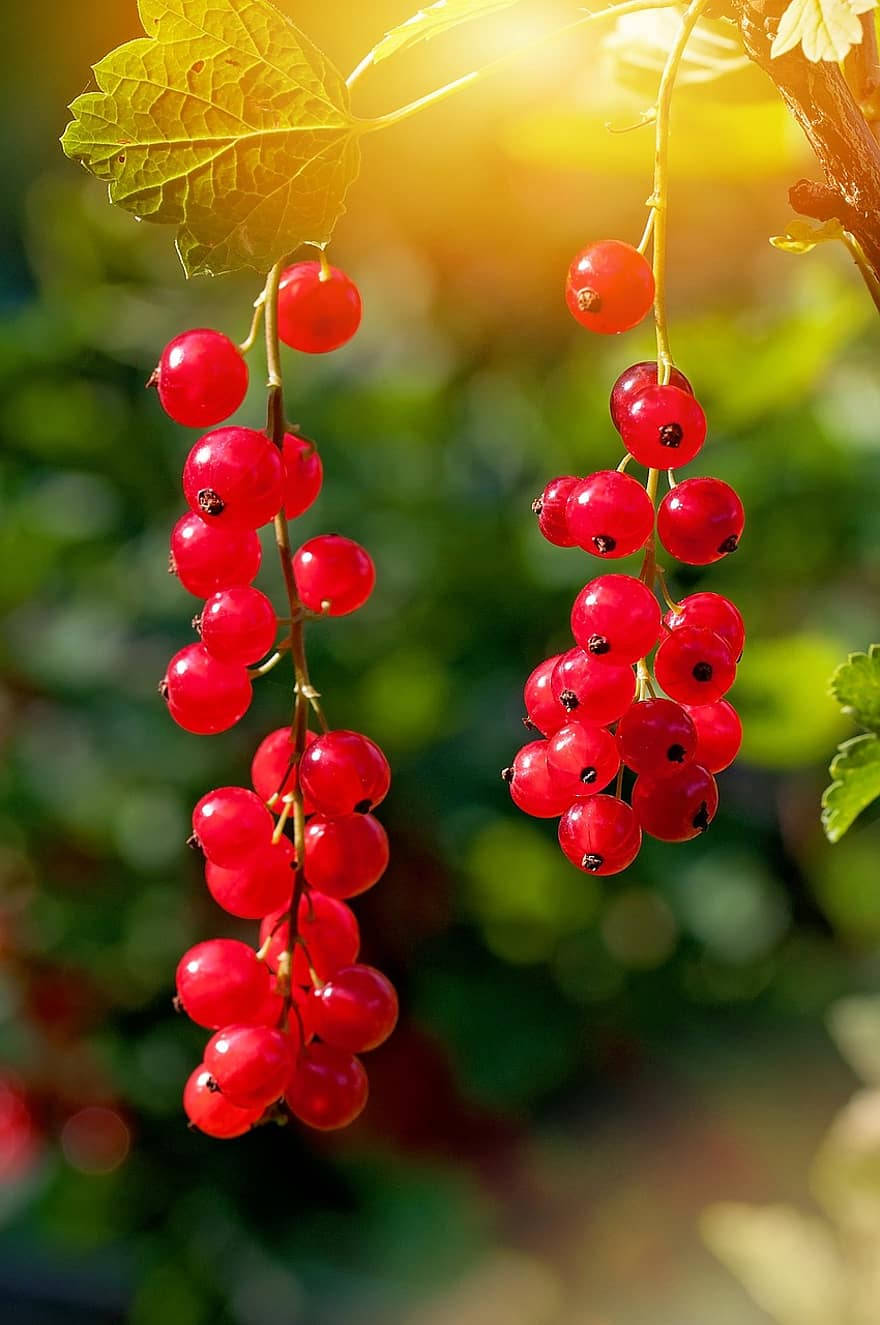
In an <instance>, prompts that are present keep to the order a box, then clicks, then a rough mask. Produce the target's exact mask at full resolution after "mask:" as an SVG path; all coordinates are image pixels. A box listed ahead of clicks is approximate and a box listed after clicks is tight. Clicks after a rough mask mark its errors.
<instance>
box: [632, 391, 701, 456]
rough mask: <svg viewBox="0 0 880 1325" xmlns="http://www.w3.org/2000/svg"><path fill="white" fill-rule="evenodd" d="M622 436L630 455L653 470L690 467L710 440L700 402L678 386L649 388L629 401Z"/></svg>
mask: <svg viewBox="0 0 880 1325" xmlns="http://www.w3.org/2000/svg"><path fill="white" fill-rule="evenodd" d="M620 435H621V437H622V439H623V444H624V446H625V447H626V449H627V451H629V453H630V455H631V456H633V457H634V458H635V459H636V460H638V462H639V464H640V465H646V466H647V467H648V468H649V469H673V468H674V467H675V466H677V465H687V464H690V462H691V460H693V459H694V457H695V456H697V455H699V453H700V451H701V450H702V449H703V443H704V442H705V440H706V416H705V414H704V413H703V409H702V406H701V405H700V403H699V401H697V400H695V399H694V397H693V396H692V395H690V394H689V393H688V392H687V391H682V389H681V387H677V386H649V387H645V389H644V390H643V391H640V392H639V393H638V395H635V396H631V397H630V398H629V400H627V402H626V404H625V406H624V408H623V411H622V413H621V415H620Z"/></svg>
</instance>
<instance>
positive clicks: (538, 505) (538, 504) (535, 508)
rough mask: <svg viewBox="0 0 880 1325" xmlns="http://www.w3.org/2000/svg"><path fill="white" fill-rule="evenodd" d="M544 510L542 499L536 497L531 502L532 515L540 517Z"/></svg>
mask: <svg viewBox="0 0 880 1325" xmlns="http://www.w3.org/2000/svg"><path fill="white" fill-rule="evenodd" d="M543 509H544V498H543V497H536V498H535V500H534V501H533V502H532V512H533V514H534V515H540V514H541V512H542V511H543Z"/></svg>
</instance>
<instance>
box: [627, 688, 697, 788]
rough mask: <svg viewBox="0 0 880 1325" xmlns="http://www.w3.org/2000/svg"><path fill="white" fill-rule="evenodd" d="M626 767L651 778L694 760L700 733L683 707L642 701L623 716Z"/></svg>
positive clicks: (658, 701)
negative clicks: (698, 733)
mask: <svg viewBox="0 0 880 1325" xmlns="http://www.w3.org/2000/svg"><path fill="white" fill-rule="evenodd" d="M617 739H618V741H619V742H620V753H621V755H622V756H623V762H624V763H625V764H626V766H627V768H631V769H632V770H633V772H634V773H650V774H651V775H652V776H653V775H655V774H658V773H663V772H667V771H668V770H669V769H671V768H675V767H676V765H677V764H685V763H687V762H688V760H690V759H693V758H694V751H695V750H696V748H697V730H696V728H695V726H694V724H693V723H692V722H691V720H690V718H689V717H688V715H687V713H686V711H685V710H684V709H683V708H682V706H681V704H676V703H674V702H673V701H672V700H671V699H643V700H641V702H640V703H638V704H633V706H632V708H631V709H630V710H629V711H628V712H627V713H624V715H623V717H622V718H621V719H620V725H619V726H618V728H617Z"/></svg>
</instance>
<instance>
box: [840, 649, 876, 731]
mask: <svg viewBox="0 0 880 1325" xmlns="http://www.w3.org/2000/svg"><path fill="white" fill-rule="evenodd" d="M831 693H832V695H833V696H834V698H835V699H836V700H837V702H838V704H839V705H840V707H841V708H842V709H843V712H844V713H845V714H846V715H847V716H848V717H850V718H853V719H854V720H855V721H856V722H857V723H858V724H859V726H860V727H867V728H868V729H869V731H880V644H872V645H871V647H870V649H869V650H868V652H867V653H851V654H850V655H849V658H848V659H847V660H846V662H845V663H841V664H840V666H839V667H838V669H837V671H836V672H835V673H834V675H833V676H832V678H831Z"/></svg>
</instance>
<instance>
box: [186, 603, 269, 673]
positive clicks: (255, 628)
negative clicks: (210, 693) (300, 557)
mask: <svg viewBox="0 0 880 1325" xmlns="http://www.w3.org/2000/svg"><path fill="white" fill-rule="evenodd" d="M196 623H197V626H198V631H199V634H200V635H201V637H202V643H203V644H204V646H205V648H206V649H207V650H208V652H209V653H210V654H212V655H213V656H214V657H215V658H219V659H220V661H221V662H228V663H241V664H243V665H246V664H247V663H255V662H257V660H258V659H259V658H263V657H265V655H266V654H267V653H268V652H269V650H270V649H271V648H272V646H273V645H274V643H275V637H276V636H277V634H278V618H277V617H276V615H275V608H274V607H273V606H272V604H271V602H270V601H269V599H268V598H267V597H266V595H265V594H264V593H260V591H259V589H255V588H254V587H253V586H252V585H250V584H236V585H233V586H232V587H231V588H230V589H220V590H219V591H218V592H217V593H215V594H212V595H211V597H210V598H209V599H208V601H207V602H206V603H205V606H204V607H203V608H202V611H201V613H200V615H199V616H198V617H197V618H196Z"/></svg>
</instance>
